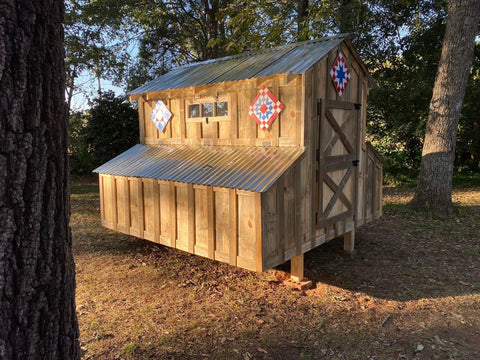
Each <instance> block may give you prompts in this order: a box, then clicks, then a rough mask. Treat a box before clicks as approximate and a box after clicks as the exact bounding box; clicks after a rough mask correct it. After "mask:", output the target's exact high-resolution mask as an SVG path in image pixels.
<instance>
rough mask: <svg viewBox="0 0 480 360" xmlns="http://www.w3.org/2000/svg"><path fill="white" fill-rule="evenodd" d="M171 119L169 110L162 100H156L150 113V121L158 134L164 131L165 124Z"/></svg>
mask: <svg viewBox="0 0 480 360" xmlns="http://www.w3.org/2000/svg"><path fill="white" fill-rule="evenodd" d="M171 117H172V113H171V112H170V110H168V108H167V106H166V105H165V103H164V102H163V101H162V99H160V98H158V100H157V103H156V104H155V106H154V107H153V110H152V112H151V113H150V119H152V121H153V123H154V124H155V126H156V127H157V129H158V130H159V131H160V132H162V131H163V129H165V126H167V123H168V121H169V120H170V118H171Z"/></svg>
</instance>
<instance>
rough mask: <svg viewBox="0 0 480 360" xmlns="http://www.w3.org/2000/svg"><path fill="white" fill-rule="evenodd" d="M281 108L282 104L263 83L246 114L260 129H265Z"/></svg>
mask: <svg viewBox="0 0 480 360" xmlns="http://www.w3.org/2000/svg"><path fill="white" fill-rule="evenodd" d="M282 109H283V104H282V103H281V102H280V101H279V100H278V99H277V98H276V97H275V95H273V94H272V93H271V91H270V90H268V88H267V87H265V85H264V86H263V87H262V89H261V90H260V92H259V93H258V95H257V97H256V98H255V100H253V102H252V105H250V107H249V108H248V114H249V115H250V116H251V117H252V118H253V119H254V120H255V122H256V123H257V124H258V125H259V126H260V128H261V129H262V130H267V129H268V127H269V126H270V125H271V124H272V122H273V120H275V118H276V117H277V116H278V114H279V113H280V111H282Z"/></svg>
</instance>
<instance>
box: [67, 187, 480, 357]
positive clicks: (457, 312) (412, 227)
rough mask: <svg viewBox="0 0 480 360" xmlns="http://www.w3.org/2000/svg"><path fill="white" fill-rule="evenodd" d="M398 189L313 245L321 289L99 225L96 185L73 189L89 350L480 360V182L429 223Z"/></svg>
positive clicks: (312, 267)
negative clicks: (343, 233)
mask: <svg viewBox="0 0 480 360" xmlns="http://www.w3.org/2000/svg"><path fill="white" fill-rule="evenodd" d="M411 196H412V191H411V190H405V189H394V188H386V189H385V190H384V203H385V205H384V216H383V217H382V218H381V219H379V220H377V221H375V222H374V223H371V224H369V225H367V226H364V227H362V228H360V229H359V230H358V231H357V238H356V249H357V250H356V253H355V256H354V257H353V258H348V257H345V256H344V255H342V253H341V251H340V250H341V246H342V241H341V240H334V241H332V242H329V243H328V244H325V245H323V246H320V247H318V248H317V249H315V250H313V251H310V252H309V253H307V254H306V258H305V264H306V273H307V275H308V276H309V277H310V279H311V280H313V281H314V288H313V289H311V290H308V291H305V292H301V291H298V290H294V289H292V288H289V287H287V286H285V285H284V284H283V280H284V279H286V278H288V274H287V273H285V272H284V270H288V264H286V265H284V266H283V267H281V268H279V269H274V270H270V271H267V272H265V273H261V274H257V273H253V272H249V271H244V270H241V269H238V268H234V267H231V266H229V265H225V264H221V263H217V262H214V261H210V260H208V259H204V258H201V257H197V256H193V255H189V254H187V253H184V252H181V251H178V250H174V249H169V248H166V247H163V246H159V245H156V244H152V243H149V242H146V241H143V240H139V239H136V238H133V237H129V236H126V235H122V234H118V233H114V232H112V231H109V230H106V229H104V228H102V227H101V225H100V222H99V205H98V190H97V185H96V183H95V180H93V179H91V178H76V179H73V184H72V218H71V226H72V231H73V240H74V253H75V261H76V267H77V311H78V319H79V323H80V331H81V336H80V341H81V347H82V351H83V358H84V359H348V360H350V359H471V360H474V359H480V242H479V238H480V236H479V232H480V221H479V219H480V189H478V188H477V189H470V190H458V191H455V195H454V200H455V202H456V203H457V209H458V211H459V214H458V216H457V217H456V218H452V219H447V220H445V219H436V218H434V217H432V218H429V219H424V218H419V217H417V216H416V215H415V214H414V213H413V212H411V211H410V210H408V208H406V207H405V206H404V204H405V203H406V202H408V200H409V199H410V198H411Z"/></svg>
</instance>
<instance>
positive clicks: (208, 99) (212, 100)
mask: <svg viewBox="0 0 480 360" xmlns="http://www.w3.org/2000/svg"><path fill="white" fill-rule="evenodd" d="M221 102H226V103H227V115H220V116H217V115H216V111H217V105H216V104H217V103H221ZM209 103H210V104H212V105H213V116H203V114H202V105H203V104H209ZM191 105H199V113H200V116H198V117H190V106H191ZM185 107H186V114H185V118H186V121H187V122H194V123H195V122H220V121H230V120H231V112H230V97H229V96H216V97H206V98H202V99H189V100H187V101H186V102H185Z"/></svg>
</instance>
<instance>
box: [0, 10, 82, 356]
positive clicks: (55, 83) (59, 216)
mask: <svg viewBox="0 0 480 360" xmlns="http://www.w3.org/2000/svg"><path fill="white" fill-rule="evenodd" d="M0 9H1V10H0V229H1V230H0V359H8V360H13V359H78V358H79V357H80V352H79V346H78V335H79V334H78V325H77V318H76V314H75V268H74V263H73V256H72V240H71V234H70V228H69V218H70V202H69V189H68V164H67V152H66V149H67V113H66V106H65V93H64V91H65V65H64V49H63V28H62V22H63V18H64V4H63V1H62V0H36V1H30V0H21V1H20V0H3V1H2V2H1V5H0Z"/></svg>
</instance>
